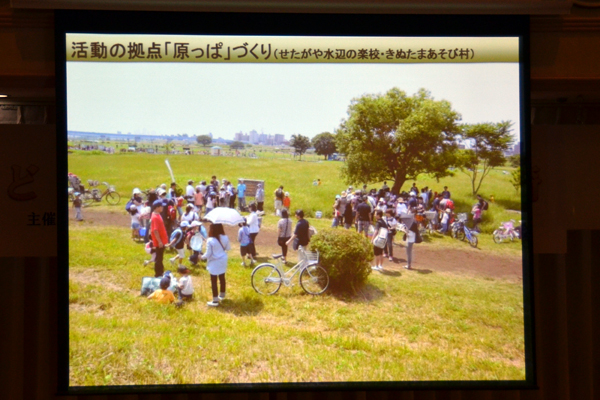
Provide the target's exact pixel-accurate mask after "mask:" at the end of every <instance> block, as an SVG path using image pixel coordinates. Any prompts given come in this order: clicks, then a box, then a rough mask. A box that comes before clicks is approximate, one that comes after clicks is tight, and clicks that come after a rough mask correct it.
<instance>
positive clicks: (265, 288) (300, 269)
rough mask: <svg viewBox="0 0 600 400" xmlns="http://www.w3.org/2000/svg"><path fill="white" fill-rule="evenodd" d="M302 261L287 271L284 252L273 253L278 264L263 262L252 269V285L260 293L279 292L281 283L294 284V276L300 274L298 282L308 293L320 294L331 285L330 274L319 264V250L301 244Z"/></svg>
mask: <svg viewBox="0 0 600 400" xmlns="http://www.w3.org/2000/svg"><path fill="white" fill-rule="evenodd" d="M298 252H299V254H300V261H298V263H297V264H296V265H294V266H293V267H292V268H290V269H289V270H287V271H284V270H283V267H284V265H285V264H284V263H283V262H282V261H281V258H282V257H283V255H282V254H278V255H273V258H274V259H275V260H277V263H276V264H271V263H263V264H260V265H258V266H257V267H256V268H254V271H252V287H253V288H254V290H256V292H257V293H259V294H265V295H272V294H275V293H277V291H278V290H279V289H280V288H281V284H284V285H285V286H293V285H294V282H293V281H292V279H294V276H295V275H296V274H299V276H298V283H300V286H301V287H302V289H304V291H305V292H306V293H308V294H312V295H318V294H321V293H323V292H325V291H326V290H327V288H328V287H329V274H327V271H325V268H323V267H321V266H320V265H319V252H317V251H314V252H313V251H307V250H305V249H304V248H303V247H302V246H299V248H298Z"/></svg>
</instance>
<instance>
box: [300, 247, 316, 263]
mask: <svg viewBox="0 0 600 400" xmlns="http://www.w3.org/2000/svg"><path fill="white" fill-rule="evenodd" d="M302 253H304V259H305V260H306V261H308V262H309V263H317V262H319V252H318V251H308V250H302Z"/></svg>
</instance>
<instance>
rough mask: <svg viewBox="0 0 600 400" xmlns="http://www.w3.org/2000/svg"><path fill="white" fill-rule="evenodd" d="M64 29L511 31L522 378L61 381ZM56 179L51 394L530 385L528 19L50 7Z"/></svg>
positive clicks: (64, 327)
mask: <svg viewBox="0 0 600 400" xmlns="http://www.w3.org/2000/svg"><path fill="white" fill-rule="evenodd" d="M66 33H109V34H110V33H114V34H116V33H122V34H144V33H147V34H185V35H195V34H197V35H203V34H204V35H283V36H290V35H306V36H481V37H493V36H512V37H519V70H520V101H521V112H520V117H521V121H520V122H521V126H520V128H521V138H520V140H521V180H522V184H521V210H522V214H521V217H522V221H523V222H522V226H523V232H522V234H523V239H522V249H523V250H522V251H523V317H524V341H525V380H522V381H398V382H307V383H244V384H189V385H130V386H129V385H128V386H69V291H68V288H69V239H68V234H69V231H68V226H69V222H68V203H67V202H66V201H65V197H66V196H64V195H65V193H64V192H63V189H62V188H64V185H63V184H62V183H63V182H65V179H66V176H67V172H68V157H67V97H66V95H67V93H66V53H65V48H66ZM55 57H56V58H55V62H56V104H57V121H56V128H57V135H56V136H57V143H56V144H57V174H58V175H57V182H58V188H59V190H58V191H57V193H58V199H57V204H58V210H57V216H58V218H57V224H58V232H59V235H58V266H59V270H58V282H57V286H58V382H57V383H58V387H57V390H58V394H60V395H87V394H134V393H184V392H185V393H189V392H205V393H209V392H224V391H227V392H257V391H262V392H265V391H269V392H271V391H278V392H286V391H330V390H334V391H347V390H352V391H354V390H368V391H375V390H378V391H381V390H448V389H455V390H458V389H461V390H463V389H474V390H484V389H485V390H490V389H493V390H500V389H501V390H519V389H536V388H537V383H536V368H535V348H534V313H533V310H534V307H533V306H534V305H533V250H532V230H531V226H532V212H531V188H530V182H531V168H530V166H531V131H530V99H529V68H530V67H529V16H515V15H511V16H482V15H468V16H467V15H464V16H461V15H377V14H275V13H270V14H267V13H174V12H148V11H133V12H132V11H128V12H113V11H64V10H57V11H55Z"/></svg>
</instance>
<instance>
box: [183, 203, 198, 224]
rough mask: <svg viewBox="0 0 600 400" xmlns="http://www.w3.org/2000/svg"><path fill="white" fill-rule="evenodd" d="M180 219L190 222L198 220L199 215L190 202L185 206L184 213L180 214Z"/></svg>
mask: <svg viewBox="0 0 600 400" xmlns="http://www.w3.org/2000/svg"><path fill="white" fill-rule="evenodd" d="M181 221H187V222H188V223H190V224H191V223H192V222H194V221H200V217H199V216H198V213H197V212H196V211H194V206H193V205H192V204H188V205H187V206H185V213H183V215H182V216H181Z"/></svg>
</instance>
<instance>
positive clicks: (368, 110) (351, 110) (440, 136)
mask: <svg viewBox="0 0 600 400" xmlns="http://www.w3.org/2000/svg"><path fill="white" fill-rule="evenodd" d="M460 118H461V116H460V114H459V113H458V112H456V111H454V110H453V109H452V105H451V104H450V102H448V101H446V100H434V98H433V97H432V96H431V93H429V92H428V91H427V90H425V89H421V90H419V91H418V92H417V93H416V94H414V95H413V96H408V95H407V94H406V93H405V92H403V91H402V90H400V89H398V88H393V89H391V90H389V91H388V92H387V93H385V94H383V95H382V94H377V95H374V94H369V95H365V96H362V97H360V98H356V99H353V100H352V101H351V103H350V106H349V107H348V118H347V119H346V120H343V121H342V123H341V125H340V127H339V128H338V129H337V130H336V145H337V149H338V151H339V152H340V153H342V154H344V155H345V156H346V162H345V163H344V166H343V167H342V178H343V179H344V180H345V181H346V182H347V183H349V184H359V183H363V182H367V183H368V182H380V181H386V180H388V181H390V180H391V181H393V182H394V185H393V187H392V191H394V192H399V191H400V188H401V187H402V185H403V184H404V182H405V181H406V180H407V179H416V178H417V175H419V174H423V173H425V174H431V175H432V176H433V177H435V178H437V179H439V178H442V177H444V176H448V175H451V174H452V172H451V171H449V169H448V168H449V167H452V166H455V165H457V158H456V153H457V148H458V145H457V143H456V138H457V135H458V133H459V132H460V127H459V126H458V121H459V120H460Z"/></svg>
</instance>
